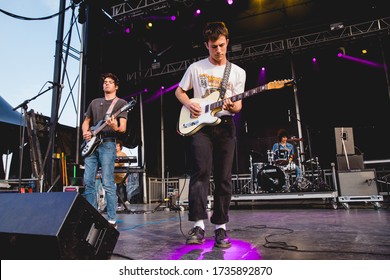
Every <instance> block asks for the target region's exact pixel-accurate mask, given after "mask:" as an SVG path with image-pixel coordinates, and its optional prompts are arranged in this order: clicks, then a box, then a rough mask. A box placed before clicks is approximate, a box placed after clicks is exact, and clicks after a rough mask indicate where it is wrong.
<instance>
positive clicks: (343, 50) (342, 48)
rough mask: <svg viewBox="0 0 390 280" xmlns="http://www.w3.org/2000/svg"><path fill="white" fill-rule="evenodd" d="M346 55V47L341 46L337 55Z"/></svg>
mask: <svg viewBox="0 0 390 280" xmlns="http://www.w3.org/2000/svg"><path fill="white" fill-rule="evenodd" d="M344 55H345V48H344V47H340V48H338V49H337V56H338V57H342V56H344Z"/></svg>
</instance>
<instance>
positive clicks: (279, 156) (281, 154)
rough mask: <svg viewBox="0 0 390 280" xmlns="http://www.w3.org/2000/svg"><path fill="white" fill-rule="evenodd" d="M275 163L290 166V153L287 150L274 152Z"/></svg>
mask: <svg viewBox="0 0 390 280" xmlns="http://www.w3.org/2000/svg"><path fill="white" fill-rule="evenodd" d="M274 161H275V163H276V164H278V165H286V164H288V151H287V150H276V151H274Z"/></svg>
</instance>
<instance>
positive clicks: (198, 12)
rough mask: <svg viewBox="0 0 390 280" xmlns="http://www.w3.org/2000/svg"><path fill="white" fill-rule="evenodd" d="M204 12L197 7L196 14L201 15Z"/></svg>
mask: <svg viewBox="0 0 390 280" xmlns="http://www.w3.org/2000/svg"><path fill="white" fill-rule="evenodd" d="M201 13H202V12H201V10H200V9H196V11H195V13H194V14H195V16H199V15H200V14H201Z"/></svg>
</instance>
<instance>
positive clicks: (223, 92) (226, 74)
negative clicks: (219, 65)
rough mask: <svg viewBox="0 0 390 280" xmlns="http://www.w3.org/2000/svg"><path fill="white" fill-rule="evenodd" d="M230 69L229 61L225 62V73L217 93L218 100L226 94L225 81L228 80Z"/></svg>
mask: <svg viewBox="0 0 390 280" xmlns="http://www.w3.org/2000/svg"><path fill="white" fill-rule="evenodd" d="M231 68H232V64H231V63H230V61H229V60H227V61H226V66H225V71H224V73H223V79H222V83H221V91H220V93H219V98H220V99H223V98H224V97H225V93H226V84H227V81H228V79H229V75H230V69H231Z"/></svg>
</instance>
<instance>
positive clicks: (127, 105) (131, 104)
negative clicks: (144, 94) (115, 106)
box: [120, 98, 137, 112]
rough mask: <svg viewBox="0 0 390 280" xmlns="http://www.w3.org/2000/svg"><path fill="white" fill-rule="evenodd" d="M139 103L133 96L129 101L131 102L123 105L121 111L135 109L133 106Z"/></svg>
mask: <svg viewBox="0 0 390 280" xmlns="http://www.w3.org/2000/svg"><path fill="white" fill-rule="evenodd" d="M136 103H137V101H136V100H135V99H134V98H132V99H131V100H130V101H129V103H127V104H126V105H125V106H123V107H122V108H121V110H120V111H121V112H124V111H130V110H131V109H133V107H134V105H135V104H136Z"/></svg>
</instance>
